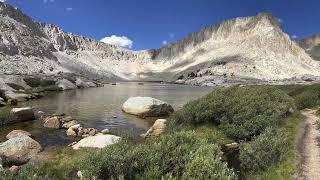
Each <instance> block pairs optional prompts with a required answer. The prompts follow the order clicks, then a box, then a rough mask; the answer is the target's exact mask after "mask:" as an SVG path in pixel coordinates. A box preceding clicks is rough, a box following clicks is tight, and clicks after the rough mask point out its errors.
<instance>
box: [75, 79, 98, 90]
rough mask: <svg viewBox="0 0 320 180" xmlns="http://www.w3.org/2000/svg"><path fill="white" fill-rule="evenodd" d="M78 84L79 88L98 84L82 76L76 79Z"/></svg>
mask: <svg viewBox="0 0 320 180" xmlns="http://www.w3.org/2000/svg"><path fill="white" fill-rule="evenodd" d="M76 86H77V87H78V88H90V87H97V85H96V84H95V83H93V82H91V81H84V80H82V79H80V78H77V80H76Z"/></svg>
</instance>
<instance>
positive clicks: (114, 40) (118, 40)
mask: <svg viewBox="0 0 320 180" xmlns="http://www.w3.org/2000/svg"><path fill="white" fill-rule="evenodd" d="M100 41H101V42H104V43H107V44H113V45H117V46H120V47H124V48H132V46H133V41H132V40H130V39H129V38H127V37H126V36H116V35H112V36H109V37H105V38H103V39H101V40H100Z"/></svg>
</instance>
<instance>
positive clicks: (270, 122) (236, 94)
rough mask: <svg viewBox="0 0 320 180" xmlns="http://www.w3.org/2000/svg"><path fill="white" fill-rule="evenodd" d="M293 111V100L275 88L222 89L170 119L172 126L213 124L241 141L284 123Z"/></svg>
mask: <svg viewBox="0 0 320 180" xmlns="http://www.w3.org/2000/svg"><path fill="white" fill-rule="evenodd" d="M294 109H295V105H294V101H293V99H292V98H291V97H289V96H288V95H287V94H286V93H284V92H283V91H281V90H279V89H278V88H276V87H272V86H247V87H232V88H222V89H217V90H214V91H213V92H212V93H210V94H209V95H207V96H205V97H203V98H201V99H199V100H196V101H193V102H190V103H188V104H187V105H185V106H184V107H183V108H182V109H181V110H179V111H178V112H176V113H175V114H174V115H173V116H172V117H171V119H170V122H171V123H170V126H171V127H172V128H174V127H176V126H179V125H180V126H181V125H182V126H184V125H186V124H193V125H199V124H203V123H211V124H214V125H216V126H218V127H219V128H220V129H222V130H223V131H224V132H225V134H226V135H227V136H228V137H230V138H233V139H235V140H241V139H247V138H250V137H252V136H257V135H259V134H260V133H261V132H263V131H264V129H266V128H267V127H270V126H277V125H279V124H281V123H282V120H283V119H284V117H286V116H287V115H288V114H289V112H290V111H293V110H294Z"/></svg>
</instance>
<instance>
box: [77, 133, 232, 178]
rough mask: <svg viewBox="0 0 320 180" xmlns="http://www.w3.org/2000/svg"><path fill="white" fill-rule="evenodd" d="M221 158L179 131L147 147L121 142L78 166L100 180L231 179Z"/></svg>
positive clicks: (209, 145) (211, 148)
mask: <svg viewBox="0 0 320 180" xmlns="http://www.w3.org/2000/svg"><path fill="white" fill-rule="evenodd" d="M221 156H222V152H221V151H220V148H219V147H218V146H217V145H215V144H212V143H208V141H207V140H206V139H198V138H197V135H196V133H195V132H194V131H181V132H177V133H170V134H167V135H164V136H162V137H160V138H159V139H157V140H155V141H153V142H149V143H147V144H137V145H132V144H131V145H130V144H129V143H128V142H122V143H120V144H117V145H115V146H111V147H109V148H106V149H105V150H104V151H102V152H99V153H97V154H95V155H90V157H86V158H84V161H82V162H80V163H79V164H82V165H84V166H82V167H80V169H81V171H82V172H83V173H84V175H85V177H98V178H102V179H161V178H164V179H169V178H171V179H181V178H184V179H233V178H234V174H233V172H232V171H231V170H230V169H228V167H227V165H226V163H223V162H222V161H221ZM88 164H91V168H88V166H87V165H88Z"/></svg>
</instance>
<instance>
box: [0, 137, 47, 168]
mask: <svg viewBox="0 0 320 180" xmlns="http://www.w3.org/2000/svg"><path fill="white" fill-rule="evenodd" d="M41 149H42V148H41V145H40V144H39V143H38V142H37V141H35V140H33V139H31V138H30V137H29V136H25V135H22V136H18V137H15V138H12V139H9V140H7V141H5V142H3V143H0V156H3V157H5V158H6V161H7V162H6V163H8V164H12V165H22V164H25V163H27V162H28V161H29V160H30V159H31V158H33V157H34V156H36V155H37V153H39V152H40V151H41Z"/></svg>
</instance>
